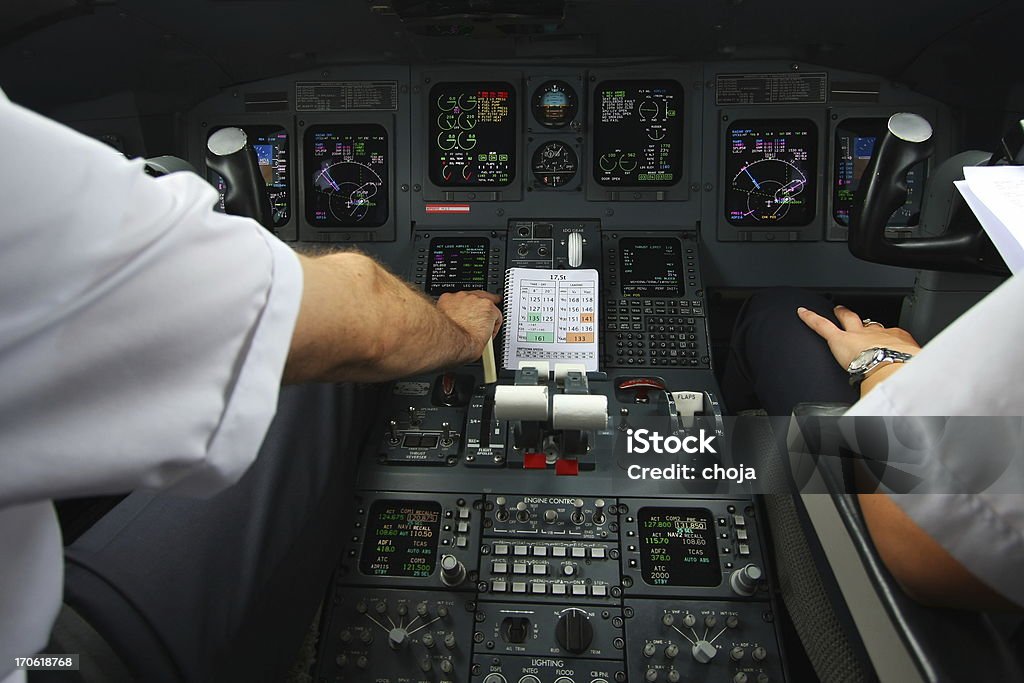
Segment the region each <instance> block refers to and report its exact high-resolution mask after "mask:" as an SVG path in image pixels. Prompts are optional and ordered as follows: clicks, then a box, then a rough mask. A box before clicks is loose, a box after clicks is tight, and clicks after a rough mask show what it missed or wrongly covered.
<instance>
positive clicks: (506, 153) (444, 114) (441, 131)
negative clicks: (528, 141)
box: [430, 82, 516, 187]
mask: <svg viewBox="0 0 1024 683" xmlns="http://www.w3.org/2000/svg"><path fill="white" fill-rule="evenodd" d="M430 140H431V146H430V180H431V182H433V183H434V185H437V186H438V187H483V186H494V187H502V186H505V185H509V184H511V183H512V181H513V180H515V177H516V93H515V90H513V88H512V85H511V84H509V83H502V82H493V83H438V84H437V85H435V86H434V87H433V88H431V89H430Z"/></svg>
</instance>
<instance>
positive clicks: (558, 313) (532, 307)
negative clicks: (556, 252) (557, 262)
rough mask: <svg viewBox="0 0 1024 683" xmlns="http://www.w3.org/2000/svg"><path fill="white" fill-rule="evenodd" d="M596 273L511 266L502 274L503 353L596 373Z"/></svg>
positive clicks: (511, 362)
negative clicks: (503, 301)
mask: <svg viewBox="0 0 1024 683" xmlns="http://www.w3.org/2000/svg"><path fill="white" fill-rule="evenodd" d="M597 292H598V274H597V271H596V270H535V269H532V268H510V269H509V270H508V272H507V273H506V274H505V336H504V342H505V353H504V359H503V363H502V366H503V367H504V368H505V369H506V370H515V369H517V368H518V367H519V361H523V360H546V361H549V362H551V364H552V365H553V364H554V363H582V364H584V365H585V366H586V368H587V371H588V372H596V371H597V364H598V363H597V361H598V356H597V329H598V328H597V310H598V309H597Z"/></svg>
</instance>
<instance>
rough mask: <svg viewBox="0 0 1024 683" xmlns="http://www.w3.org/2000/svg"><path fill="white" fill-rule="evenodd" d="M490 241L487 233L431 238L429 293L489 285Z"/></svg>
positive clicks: (435, 293)
mask: <svg viewBox="0 0 1024 683" xmlns="http://www.w3.org/2000/svg"><path fill="white" fill-rule="evenodd" d="M490 248H491V243H490V240H488V239H487V238H486V237H464V238H459V239H451V238H440V237H435V238H434V239H432V240H430V265H429V268H428V269H427V287H426V290H427V294H430V295H432V296H438V295H440V294H444V293H445V292H461V291H463V290H472V289H487V266H488V260H489V256H490Z"/></svg>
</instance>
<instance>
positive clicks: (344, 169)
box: [304, 124, 389, 227]
mask: <svg viewBox="0 0 1024 683" xmlns="http://www.w3.org/2000/svg"><path fill="white" fill-rule="evenodd" d="M388 156H389V155H388V133H387V130H385V129H384V127H383V126H380V125H377V124H342V125H314V126H310V127H309V128H308V129H307V130H306V138H305V149H304V158H305V175H306V220H307V221H309V223H310V225H314V226H317V227H356V226H363V227H377V226H381V225H384V223H385V222H387V220H388V214H389V201H388V188H389V179H388V173H389V168H388V165H389V164H388Z"/></svg>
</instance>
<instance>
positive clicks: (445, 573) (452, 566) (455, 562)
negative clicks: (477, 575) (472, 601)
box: [441, 555, 466, 587]
mask: <svg viewBox="0 0 1024 683" xmlns="http://www.w3.org/2000/svg"><path fill="white" fill-rule="evenodd" d="M465 580H466V566H465V565H463V564H462V562H460V561H459V558H457V557H455V556H454V555H442V556H441V583H443V584H444V585H446V586H453V587H454V586H458V585H459V584H460V583H462V582H463V581H465Z"/></svg>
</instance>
